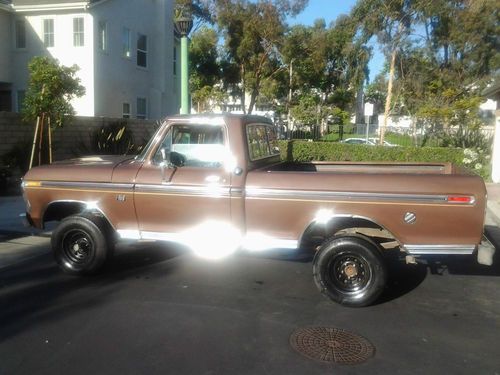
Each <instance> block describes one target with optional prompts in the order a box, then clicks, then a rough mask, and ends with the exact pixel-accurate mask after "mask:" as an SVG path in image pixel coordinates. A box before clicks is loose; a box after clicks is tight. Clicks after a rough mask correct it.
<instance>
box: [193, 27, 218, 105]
mask: <svg viewBox="0 0 500 375" xmlns="http://www.w3.org/2000/svg"><path fill="white" fill-rule="evenodd" d="M218 39H219V38H218V35H217V32H216V31H215V30H214V29H212V28H209V27H207V26H203V27H201V28H200V29H199V30H198V31H196V32H194V33H193V34H192V36H191V43H190V45H189V54H190V59H189V64H190V67H189V71H190V77H189V85H190V91H191V93H192V100H193V104H194V106H195V107H196V108H197V111H198V112H202V111H209V110H211V109H212V106H213V105H214V104H221V103H222V102H223V101H224V98H225V93H224V92H223V90H222V88H221V85H220V80H221V78H222V70H221V66H220V63H219V57H218Z"/></svg>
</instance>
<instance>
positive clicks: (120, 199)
mask: <svg viewBox="0 0 500 375" xmlns="http://www.w3.org/2000/svg"><path fill="white" fill-rule="evenodd" d="M116 200H117V201H118V202H125V201H126V200H127V197H126V195H125V194H118V195H117V196H116Z"/></svg>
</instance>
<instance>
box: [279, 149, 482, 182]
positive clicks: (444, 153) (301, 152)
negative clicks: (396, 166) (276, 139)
mask: <svg viewBox="0 0 500 375" xmlns="http://www.w3.org/2000/svg"><path fill="white" fill-rule="evenodd" d="M280 150H281V157H282V158H283V160H287V161H296V162H307V161H312V160H315V161H395V162H398V161H400V162H437V163H441V162H451V163H454V164H457V165H463V160H464V152H463V149H460V148H450V147H384V146H366V145H348V144H342V143H337V142H306V141H280ZM478 173H479V174H480V175H481V176H482V177H483V178H485V179H489V173H488V168H487V167H486V168H482V169H481V170H480V171H478Z"/></svg>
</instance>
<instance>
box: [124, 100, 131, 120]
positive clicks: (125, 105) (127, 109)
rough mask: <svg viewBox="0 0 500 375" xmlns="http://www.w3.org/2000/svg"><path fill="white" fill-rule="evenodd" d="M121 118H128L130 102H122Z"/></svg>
mask: <svg viewBox="0 0 500 375" xmlns="http://www.w3.org/2000/svg"><path fill="white" fill-rule="evenodd" d="M122 111H123V116H122V117H123V118H130V103H123V110H122Z"/></svg>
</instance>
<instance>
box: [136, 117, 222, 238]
mask: <svg viewBox="0 0 500 375" xmlns="http://www.w3.org/2000/svg"><path fill="white" fill-rule="evenodd" d="M228 154H229V153H228V147H227V130H226V128H225V125H204V124H192V123H178V124H175V123H174V124H170V125H168V129H167V130H166V132H165V136H164V137H163V139H162V140H161V141H160V142H159V145H158V146H157V147H156V150H155V151H154V152H152V154H151V155H150V157H149V159H150V160H145V162H144V165H143V166H142V168H141V169H140V171H139V173H138V174H137V178H136V185H135V190H134V200H135V207H136V213H137V218H138V224H139V231H140V233H141V237H142V238H147V239H160V240H161V239H164V240H173V241H175V240H176V236H178V234H179V233H183V232H185V231H188V230H190V228H193V227H196V226H199V225H202V224H203V223H206V222H212V223H213V222H219V223H225V224H226V225H228V224H229V222H230V199H231V198H230V173H228V172H227V171H226V169H227V168H225V162H226V160H225V159H226V157H227V155H228ZM174 159H175V160H176V161H177V163H179V161H181V160H182V163H181V164H182V166H179V167H173V166H172V165H171V164H170V165H169V163H170V162H171V161H174Z"/></svg>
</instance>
